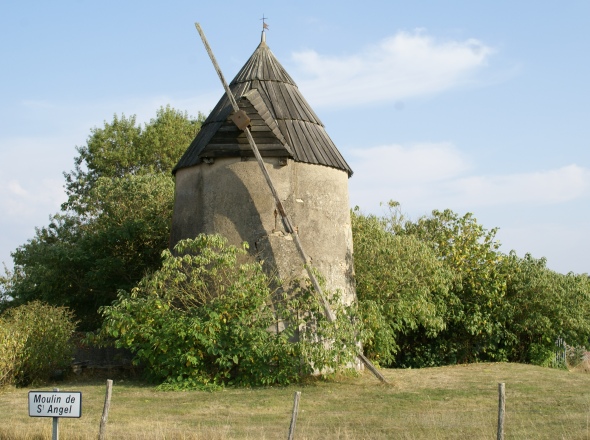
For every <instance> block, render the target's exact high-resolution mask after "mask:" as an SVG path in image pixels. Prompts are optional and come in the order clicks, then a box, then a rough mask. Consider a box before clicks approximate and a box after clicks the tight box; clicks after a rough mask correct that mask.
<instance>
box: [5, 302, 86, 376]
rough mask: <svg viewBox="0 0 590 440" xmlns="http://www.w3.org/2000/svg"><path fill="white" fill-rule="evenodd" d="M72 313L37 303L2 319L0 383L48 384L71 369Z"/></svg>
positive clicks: (8, 312) (9, 313) (7, 313)
mask: <svg viewBox="0 0 590 440" xmlns="http://www.w3.org/2000/svg"><path fill="white" fill-rule="evenodd" d="M75 326H76V324H75V322H74V321H73V316H72V313H71V312H70V311H69V310H68V309H67V308H65V307H53V306H49V305H47V304H43V303H41V302H38V301H34V302H32V303H29V304H25V305H22V306H19V307H16V308H12V309H8V310H7V311H6V312H4V313H3V314H2V315H1V316H0V342H2V344H1V345H0V370H1V372H2V373H0V374H1V376H0V378H1V380H0V384H4V385H7V384H15V385H19V386H25V385H28V384H30V383H40V382H46V381H48V380H49V379H50V378H51V377H52V375H53V374H55V372H56V371H57V370H64V369H66V368H68V367H69V366H70V363H71V361H72V355H73V353H74V345H73V343H72V340H71V337H72V334H73V333H74V330H75Z"/></svg>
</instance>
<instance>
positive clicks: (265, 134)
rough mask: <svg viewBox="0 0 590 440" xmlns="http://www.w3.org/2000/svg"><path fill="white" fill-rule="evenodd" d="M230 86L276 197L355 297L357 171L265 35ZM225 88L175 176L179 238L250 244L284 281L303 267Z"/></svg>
mask: <svg viewBox="0 0 590 440" xmlns="http://www.w3.org/2000/svg"><path fill="white" fill-rule="evenodd" d="M229 88H230V90H231V93H232V95H233V96H234V97H235V100H236V101H237V104H238V107H239V108H240V110H243V111H244V112H245V113H246V114H247V116H248V117H249V119H250V131H251V133H252V137H253V138H254V141H255V143H256V145H257V146H258V149H259V151H260V155H261V156H262V159H263V161H264V164H265V167H266V169H267V171H268V174H269V175H270V177H271V178H272V181H273V182H274V185H275V187H276V191H277V193H278V197H279V199H280V200H281V202H282V204H283V206H284V208H285V210H286V211H287V212H289V214H290V216H291V220H292V223H293V226H294V228H295V229H296V230H297V232H298V236H299V238H300V240H301V243H302V245H303V246H304V247H305V250H306V251H307V255H308V256H309V258H310V259H311V262H312V264H313V267H314V268H315V269H317V270H318V271H319V272H320V273H321V275H322V277H323V278H324V279H325V282H326V289H327V290H331V291H336V290H339V291H341V293H342V298H343V301H344V302H345V303H347V304H350V303H351V302H352V301H354V299H355V290H354V280H353V262H352V232H351V225H350V206H349V199H348V178H349V177H350V176H351V175H352V170H351V169H350V167H349V166H348V164H347V163H346V161H345V160H344V158H343V157H342V155H341V154H340V152H339V151H338V149H337V148H336V146H335V145H334V143H333V142H332V140H331V139H330V137H329V136H328V134H327V133H326V130H325V129H324V126H323V124H322V123H321V121H320V120H319V118H318V117H317V116H316V114H315V113H314V111H313V110H312V109H311V107H310V106H309V104H308V103H307V101H306V100H305V99H304V98H303V96H302V95H301V93H300V92H299V89H298V88H297V85H296V84H295V82H294V81H293V79H292V78H291V77H290V76H289V74H288V73H287V72H286V71H285V69H284V68H283V67H282V66H281V64H280V63H279V62H278V60H277V59H276V58H275V56H274V55H273V54H272V52H271V51H270V49H269V47H268V45H267V44H266V38H265V32H264V31H263V32H262V38H261V42H260V44H259V45H258V47H257V48H256V50H255V51H254V53H253V54H252V56H251V57H250V58H249V59H248V61H247V62H246V64H245V65H244V66H243V67H242V69H241V70H240V71H239V72H238V74H237V75H236V77H235V78H234V79H233V81H232V82H231V83H230V85H229ZM233 114H234V110H233V108H232V105H231V103H230V101H229V99H228V97H227V96H226V95H224V96H223V97H222V98H221V99H220V101H219V102H218V103H217V105H216V106H215V108H214V109H213V111H212V112H211V114H210V115H209V117H208V118H207V119H206V121H205V122H204V124H203V126H202V128H201V131H200V132H199V134H198V135H197V136H196V138H195V139H194V140H193V142H192V143H191V145H190V146H189V148H188V149H187V151H186V152H185V154H184V155H183V156H182V158H181V159H180V161H179V162H178V164H177V165H176V167H175V168H174V170H173V173H174V174H175V178H176V190H175V202H174V213H173V219H172V233H171V244H172V245H174V244H175V243H176V242H178V241H179V240H181V239H183V238H192V237H195V236H196V235H198V234H199V233H207V234H211V233H219V234H222V235H224V236H225V237H227V238H228V240H229V242H230V243H232V244H235V245H240V244H241V243H242V242H244V241H245V242H247V243H248V244H249V249H250V257H251V258H258V259H262V260H263V261H264V264H265V267H266V268H267V270H269V271H272V272H275V271H276V272H278V275H279V276H280V277H281V279H292V278H297V277H301V276H303V275H304V273H305V271H304V269H303V265H302V262H301V259H300V256H299V255H298V253H297V250H296V248H295V245H294V243H293V238H292V236H291V235H289V234H287V233H285V230H284V227H283V224H282V223H281V219H280V216H279V215H278V212H277V208H276V204H275V200H274V199H273V197H272V196H271V195H270V192H269V188H268V186H267V184H266V182H265V180H264V177H263V175H262V174H261V172H260V169H259V167H258V164H257V162H256V160H255V159H254V157H253V152H252V150H251V149H250V146H249V144H248V139H247V138H246V135H245V134H244V132H243V131H241V130H240V129H238V127H237V126H236V125H235V123H234V122H233V121H232V119H231V117H232V115H233Z"/></svg>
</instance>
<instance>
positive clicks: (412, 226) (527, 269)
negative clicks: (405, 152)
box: [353, 202, 590, 367]
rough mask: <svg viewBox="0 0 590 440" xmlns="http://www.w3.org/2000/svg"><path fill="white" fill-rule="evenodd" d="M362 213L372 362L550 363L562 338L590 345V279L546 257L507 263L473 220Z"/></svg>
mask: <svg viewBox="0 0 590 440" xmlns="http://www.w3.org/2000/svg"><path fill="white" fill-rule="evenodd" d="M389 206H390V213H389V215H388V216H384V217H375V216H363V215H361V214H360V213H359V212H358V210H356V211H354V212H353V238H354V244H355V254H354V257H355V272H356V276H357V294H358V297H359V309H360V312H361V314H362V316H363V319H364V320H365V324H366V325H367V327H368V329H369V330H370V333H369V338H368V339H367V340H366V341H365V350H366V352H367V355H369V356H370V357H371V358H373V359H375V360H378V361H379V362H381V363H383V364H384V365H389V366H396V367H425V366H435V365H447V364H453V363H465V362H478V361H513V362H527V363H535V364H538V365H550V364H551V363H552V362H553V359H554V354H555V350H556V346H555V341H556V339H557V338H562V339H563V340H565V341H567V343H568V344H569V345H571V346H586V345H587V344H588V341H589V340H590V322H589V321H588V319H587V317H588V316H590V314H589V312H590V309H589V308H590V281H589V278H588V276H587V275H574V274H568V275H562V274H558V273H556V272H554V271H551V270H549V269H547V268H546V267H545V260H544V259H538V260H537V259H534V258H533V257H531V256H530V255H526V256H525V257H524V258H519V257H517V256H516V255H515V254H514V253H510V254H509V255H504V254H502V253H501V252H500V251H499V243H498V242H497V241H496V240H495V235H496V229H491V230H487V229H485V228H484V227H483V226H482V225H480V224H479V223H478V222H477V220H476V219H475V218H474V217H473V215H472V214H470V213H467V214H465V215H464V216H459V215H458V214H456V213H454V212H452V211H450V210H445V211H433V212H432V215H430V216H425V217H422V218H419V219H418V220H417V221H409V220H406V219H404V217H403V216H402V215H401V214H400V211H399V205H398V204H397V203H396V202H391V203H390V205H389Z"/></svg>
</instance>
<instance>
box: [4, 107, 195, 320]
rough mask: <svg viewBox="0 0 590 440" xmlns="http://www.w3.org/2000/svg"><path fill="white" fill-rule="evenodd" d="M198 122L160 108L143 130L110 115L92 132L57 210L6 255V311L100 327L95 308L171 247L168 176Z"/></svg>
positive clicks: (152, 267)
mask: <svg viewBox="0 0 590 440" xmlns="http://www.w3.org/2000/svg"><path fill="white" fill-rule="evenodd" d="M202 119H203V117H202V115H200V116H199V118H197V119H192V118H189V117H188V116H187V114H186V113H181V112H179V111H176V110H174V109H171V108H170V107H166V108H161V109H160V110H158V112H157V115H156V118H155V119H152V120H151V121H150V122H149V123H148V124H146V125H145V127H144V128H142V127H140V126H138V125H137V123H136V120H135V117H131V118H126V117H125V116H122V117H118V116H116V115H115V117H114V119H113V122H112V123H106V122H105V124H104V127H102V128H94V129H92V130H91V135H90V137H89V138H88V141H87V144H86V145H85V146H83V147H79V148H77V150H78V152H79V156H78V157H76V159H75V169H74V170H73V171H71V172H69V173H64V175H65V178H66V185H65V188H66V193H67V194H68V201H67V202H66V203H65V204H64V205H63V206H62V211H61V212H60V213H58V214H55V215H53V216H52V217H51V218H50V220H51V222H50V224H49V225H48V226H46V227H42V228H38V229H37V230H36V233H35V237H34V238H32V239H31V240H29V241H28V242H27V243H25V244H24V245H22V246H20V247H18V248H17V249H16V250H15V252H14V253H13V254H12V255H13V259H14V265H15V269H14V272H13V273H12V274H8V273H7V274H6V275H5V277H4V278H5V280H4V281H3V283H2V284H3V286H4V288H3V290H4V291H5V295H9V296H10V297H12V298H13V299H14V301H12V302H11V304H12V305H18V304H22V303H26V302H29V301H33V300H36V299H39V300H43V301H45V302H47V303H49V304H52V305H56V306H68V307H70V308H71V309H72V310H73V311H74V312H75V314H76V317H77V318H78V319H79V320H80V321H81V323H80V327H81V328H82V329H93V328H96V327H97V326H99V325H100V317H99V316H98V314H97V310H98V308H99V307H101V306H104V305H107V304H110V302H111V301H113V300H114V299H115V298H116V293H117V290H118V289H131V287H132V286H134V285H135V284H136V283H137V282H138V281H139V280H140V279H141V278H142V277H143V276H144V275H145V274H146V273H147V272H149V271H152V270H155V269H156V268H157V267H159V265H160V261H161V260H160V254H161V252H162V250H163V249H165V248H166V247H167V246H168V244H169V233H170V222H171V217H172V207H173V199H174V182H173V178H172V175H171V170H172V167H173V166H174V164H175V163H176V161H177V160H178V159H179V158H180V155H181V154H182V152H183V151H184V149H186V147H187V146H188V145H189V144H190V142H191V141H192V139H193V137H194V135H195V133H196V132H197V131H198V129H199V127H200V124H201V122H202Z"/></svg>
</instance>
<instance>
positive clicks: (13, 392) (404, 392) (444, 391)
mask: <svg viewBox="0 0 590 440" xmlns="http://www.w3.org/2000/svg"><path fill="white" fill-rule="evenodd" d="M384 373H385V376H386V377H387V378H388V379H389V380H390V381H391V382H392V385H391V386H384V385H381V384H380V383H379V382H378V381H377V380H376V379H374V378H373V377H372V376H371V375H370V374H368V373H367V374H365V375H363V376H361V377H356V378H339V379H337V380H334V381H332V382H321V381H318V382H311V383H308V384H305V385H298V386H293V387H286V388H261V389H227V390H223V391H220V392H215V393H207V392H158V391H155V390H154V389H153V388H151V387H147V386H143V385H141V384H138V383H135V382H128V381H115V384H114V387H113V399H112V404H111V413H110V417H109V426H108V433H109V438H110V439H174V440H176V439H191V440H193V439H199V440H226V439H284V438H286V436H287V430H288V427H289V421H290V414H291V406H292V402H293V393H294V392H295V391H296V390H300V391H302V395H301V403H300V415H299V418H298V420H297V431H296V438H297V439H299V440H301V439H390V438H396V439H494V438H495V435H496V419H497V389H498V385H497V384H498V383H499V382H505V383H506V410H507V416H506V438H508V439H589V440H590V425H589V423H590V419H589V417H590V375H588V374H585V373H582V372H568V371H562V370H552V369H548V368H541V367H534V366H530V365H518V364H474V365H465V366H453V367H442V368H430V369H422V370H385V371H384ZM57 386H58V387H59V388H60V389H62V390H68V391H81V392H82V396H83V400H82V418H80V419H60V434H61V438H64V439H74V440H77V439H95V438H96V437H97V433H98V426H99V420H100V415H101V412H102V405H103V401H104V392H105V385H104V383H103V382H100V383H96V382H95V383H88V382H68V383H61V384H59V385H57ZM51 388H52V387H51V386H50V387H47V388H45V389H51ZM28 391H29V390H28V389H26V390H23V389H7V390H4V391H3V392H2V393H0V440H3V439H14V440H24V439H26V440H33V439H35V440H36V439H43V440H45V439H50V438H51V419H41V418H29V417H28V412H27V392H28Z"/></svg>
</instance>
